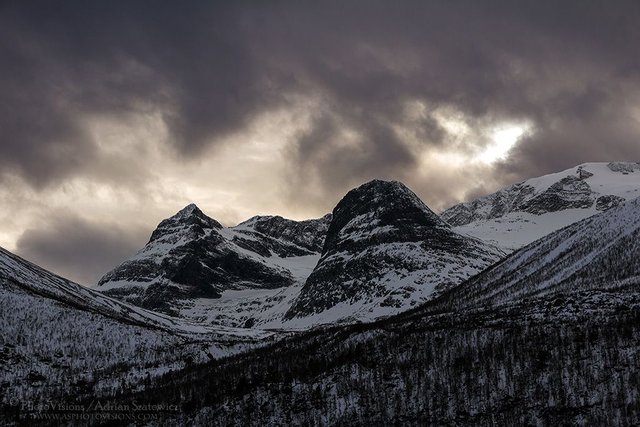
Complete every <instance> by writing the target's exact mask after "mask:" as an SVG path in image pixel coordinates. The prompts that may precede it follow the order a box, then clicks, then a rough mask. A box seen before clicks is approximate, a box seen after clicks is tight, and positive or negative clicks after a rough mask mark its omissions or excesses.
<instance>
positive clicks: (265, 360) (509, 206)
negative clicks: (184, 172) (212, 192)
mask: <svg viewBox="0 0 640 427" xmlns="http://www.w3.org/2000/svg"><path fill="white" fill-rule="evenodd" d="M639 197H640V164H638V163H624V162H614V163H586V164H583V165H580V166H578V167H576V168H572V169H569V170H566V171H563V172H560V173H557V174H551V175H546V176H544V177H540V178H533V179H529V180H527V181H524V182H522V183H519V184H515V185H512V186H510V187H507V188H505V189H503V190H500V191H498V192H496V193H494V194H492V195H489V196H485V197H481V198H479V199H477V200H474V201H471V202H467V203H463V204H460V205H456V206H454V207H452V208H450V209H448V210H446V211H445V212H443V213H442V214H441V215H440V216H438V215H436V214H435V213H434V212H433V211H431V210H430V209H429V208H428V207H427V206H426V205H425V204H424V203H423V202H422V201H421V200H420V199H419V198H418V197H417V196H416V195H415V194H414V193H413V192H412V191H411V190H409V189H408V188H407V187H405V186H404V185H403V184H401V183H399V182H394V181H391V182H389V181H380V180H374V181H371V182H368V183H365V184H363V185H361V186H360V187H358V188H355V189H353V190H352V191H350V192H349V193H348V194H347V195H346V196H345V197H344V198H343V199H342V200H341V201H340V202H339V203H338V205H337V206H336V207H335V209H334V210H333V212H332V213H331V214H327V215H325V216H324V217H322V218H319V219H314V220H308V221H293V220H288V219H284V218H282V217H277V216H268V217H261V216H258V217H253V218H251V219H250V220H248V221H245V222H243V223H241V224H239V225H237V226H235V227H223V226H222V225H221V224H220V223H219V222H217V221H216V220H214V219H212V218H210V217H208V216H207V215H205V214H204V213H203V212H202V211H201V210H200V209H198V208H197V207H196V206H195V205H189V206H187V207H185V208H184V209H183V210H181V211H180V212H178V213H177V214H176V215H174V216H172V217H171V218H168V219H166V220H164V221H162V222H161V223H160V224H159V225H158V227H157V228H156V230H155V231H154V232H153V234H152V235H151V237H150V240H149V242H148V243H147V245H145V247H144V248H142V249H141V250H140V251H139V252H138V253H137V254H136V255H135V256H134V257H132V258H131V259H129V260H127V261H125V262H124V263H123V264H122V265H120V266H117V267H116V268H115V269H114V270H112V271H111V272H109V273H107V274H106V275H105V276H104V277H103V278H102V279H101V280H100V282H99V283H98V285H97V287H96V288H95V289H88V288H84V287H82V286H80V285H77V284H75V283H72V282H70V281H68V280H66V279H63V278H61V277H59V276H56V275H54V274H52V273H49V272H47V271H45V270H43V269H41V268H39V267H38V266H36V265H34V264H31V263H29V262H28V261H25V260H23V259H21V258H19V257H17V256H15V255H13V254H11V253H9V252H7V251H5V250H3V249H0V362H2V364H1V365H0V411H1V413H2V414H3V417H4V418H6V419H7V420H16V423H17V422H24V421H25V420H26V419H27V418H26V417H27V416H28V414H29V412H28V411H27V412H25V409H24V408H21V405H20V404H19V402H21V401H23V400H25V399H26V400H28V401H30V402H44V401H48V400H49V401H50V400H52V399H67V400H68V399H71V398H73V399H74V401H76V402H79V404H88V403H89V402H91V401H93V400H95V399H96V398H110V399H115V400H116V401H117V402H121V403H124V402H131V401H132V399H135V400H136V401H140V402H148V403H150V404H152V403H153V402H157V401H158V400H163V401H164V400H169V401H173V402H179V403H180V404H181V405H183V406H182V410H181V411H180V412H179V413H173V414H165V415H166V416H167V417H168V419H167V422H169V423H172V424H207V425H282V424H294V425H324V424H332V425H336V424H339V425H362V424H366V423H370V424H389V423H401V424H409V425H416V424H435V425H439V424H456V425H485V424H495V423H498V424H509V425H532V424H536V425H538V424H540V425H565V424H571V425H573V424H583V425H634V424H638V423H640V403H638V402H640V400H639V399H637V397H638V396H640V382H638V381H636V380H637V378H636V377H637V372H636V365H637V360H638V357H640V326H638V325H640V322H639V321H640V261H639V260H640V198H639ZM226 356H232V357H227V358H225V357H226ZM15 396H20V399H21V400H16V399H15Z"/></svg>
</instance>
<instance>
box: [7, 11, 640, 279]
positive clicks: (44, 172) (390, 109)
mask: <svg viewBox="0 0 640 427" xmlns="http://www.w3.org/2000/svg"><path fill="white" fill-rule="evenodd" d="M639 44H640V3H638V2H635V1H616V2H608V1H606V2H605V1H589V2H585V1H563V2H557V1H538V2H529V1H526V2H525V1H523V2H517V1H482V2H479V1H451V2H444V1H433V2H430V1H402V2H391V1H388V2H382V1H350V2H343V1H335V2H327V1H323V2H300V1H276V2H200V1H187V2H180V3H178V2H162V1H154V2H147V1H137V0H134V1H121V2H117V1H110V2H87V1H78V2H74V1H65V2H55V3H54V2H37V1H35V2H24V1H16V2H3V3H2V5H0V65H1V66H0V95H1V100H2V103H1V104H0V177H1V176H2V175H3V174H14V175H15V174H17V175H19V176H21V177H22V178H24V179H26V180H27V181H28V182H29V183H30V184H31V185H32V186H34V187H36V188H40V189H42V188H45V187H46V186H47V184H52V183H60V182H62V183H64V182H65V180H66V179H68V178H70V177H77V176H82V175H90V176H95V175H96V174H100V176H108V175H109V172H110V170H111V171H112V173H111V175H113V176H123V175H124V176H126V173H124V172H123V171H125V170H126V169H129V170H132V169H136V170H137V169H142V168H139V166H140V165H139V164H138V163H136V164H135V165H133V167H132V165H130V164H129V163H127V162H126V161H118V162H115V161H111V160H110V158H108V157H105V156H106V154H105V153H104V152H103V151H102V149H101V148H100V147H99V146H98V145H97V144H96V142H95V141H94V140H93V139H92V135H91V133H90V132H88V131H87V128H86V126H85V124H86V123H85V121H86V119H87V118H88V117H100V116H105V117H115V118H116V119H119V118H120V119H122V120H126V119H127V118H128V117H130V116H131V115H135V114H138V113H147V112H157V113H159V114H160V117H161V118H162V120H163V122H164V124H165V125H166V127H167V129H168V131H169V137H168V143H169V144H171V146H172V147H173V148H174V151H173V154H174V155H175V156H176V158H178V159H181V160H186V161H189V160H190V159H194V158H197V157H198V155H201V154H202V153H203V152H204V151H203V149H204V148H207V147H209V146H212V145H216V144H219V143H220V141H222V140H223V139H224V137H225V136H227V135H229V134H232V133H234V132H237V131H242V130H243V129H245V128H246V126H247V125H248V124H249V123H250V122H251V120H252V119H254V118H256V117H257V116H259V115H260V114H261V113H263V112H266V111H273V110H274V109H276V108H281V107H285V108H287V107H289V108H291V106H292V105H298V104H294V103H293V102H292V101H291V100H292V99H300V98H304V99H308V100H309V104H308V105H311V106H312V107H311V108H312V109H313V111H311V112H310V124H309V127H308V129H305V130H304V131H302V132H300V134H299V138H298V140H297V141H296V143H295V144H294V146H293V147H292V148H290V150H289V151H288V152H287V153H288V156H287V164H283V165H282V169H283V171H284V173H285V174H288V175H287V176H288V177H289V178H290V182H291V184H290V187H291V189H292V190H291V191H288V192H286V191H285V194H287V195H288V197H290V198H291V200H292V201H297V202H298V203H303V204H308V205H310V206H316V207H317V208H318V209H330V208H331V205H332V204H333V202H334V201H336V200H337V199H339V197H340V196H341V195H342V194H344V192H345V191H346V190H348V189H349V188H350V187H352V186H353V185H356V184H358V183H360V182H362V181H364V180H366V179H370V178H375V177H381V178H393V179H402V180H405V181H407V182H408V183H409V184H410V185H411V186H412V187H413V188H414V189H416V190H417V191H418V192H419V194H420V195H421V196H422V197H424V198H425V199H426V200H427V201H429V202H430V203H431V204H433V205H434V206H440V207H442V206H443V205H444V204H448V203H453V202H454V201H455V200H456V197H453V196H451V188H452V187H454V186H455V182H454V181H455V177H452V176H451V174H445V173H442V174H440V175H441V176H439V174H438V171H437V170H433V171H431V173H430V175H429V176H431V177H432V178H431V179H430V181H429V182H418V181H417V178H416V177H417V176H420V174H418V172H419V168H424V167H425V166H424V165H423V164H421V163H420V161H419V159H418V157H417V153H416V149H415V147H412V146H410V144H408V142H407V140H406V138H405V137H403V136H402V135H400V134H399V133H398V129H399V128H400V129H401V130H403V131H404V132H409V133H410V134H411V135H412V136H413V137H414V139H415V140H418V141H420V144H423V145H424V146H429V147H435V148H442V149H451V148H454V149H455V150H459V151H460V152H469V151H470V150H473V149H474V147H475V146H476V145H478V144H483V143H485V142H486V141H485V140H482V139H479V140H476V141H459V140H457V139H456V138H454V136H453V135H451V134H449V133H448V132H447V130H445V129H444V128H443V127H442V124H441V123H440V122H439V121H438V119H437V114H436V113H437V112H438V111H442V109H445V110H446V109H451V110H453V111H456V112H459V113H460V114H462V116H463V117H464V119H465V121H466V122H467V123H468V124H469V125H470V126H472V127H478V128H480V127H487V126H489V127H490V126H492V125H500V124H502V123H508V122H522V121H526V122H527V123H529V124H530V125H531V129H532V131H531V133H530V134H529V135H528V136H527V137H526V138H525V139H524V140H523V141H522V142H521V143H519V145H518V146H517V147H516V148H515V149H514V150H513V152H512V154H511V156H510V157H509V158H508V159H507V160H506V161H504V162H502V163H500V164H497V165H496V167H495V168H484V169H482V168H480V167H470V168H469V171H467V172H465V173H467V178H468V176H472V174H473V173H476V172H477V173H484V174H485V175H486V176H485V177H484V178H486V179H483V180H481V181H482V182H479V183H478V184H477V187H475V188H472V189H470V192H469V195H471V194H476V193H477V192H478V191H480V190H479V189H480V188H481V189H482V190H483V191H484V190H486V191H489V190H490V189H491V186H492V185H493V183H498V184H500V183H504V184H506V183H508V182H512V181H516V180H519V179H524V178H526V177H529V176H535V175H540V174H542V173H548V172H552V171H557V170H560V169H564V168H568V167H571V166H573V165H575V164H577V163H580V162H583V161H607V160H613V159H622V160H636V161H637V160H638V159H640V143H639V142H640V139H639V138H638V136H639V134H640V129H639V126H640V124H639V120H640V107H639V105H640V89H638V88H639V87H640V85H639V83H640V55H638V51H637V46H638V45H639ZM411 103H419V105H421V106H422V107H423V109H424V110H423V111H422V113H421V114H418V115H416V116H411V115H410V114H408V113H407V106H408V105H410V104H411ZM345 132H346V134H345ZM345 135H347V137H346V136H345ZM159 143H160V142H159ZM125 157H126V156H125ZM131 157H132V158H140V157H144V156H140V155H131ZM125 160H126V159H125ZM112 163H113V168H112V169H110V167H109V164H112ZM116 163H117V164H116ZM427 167H429V166H427ZM434 168H435V167H434ZM238 170H239V172H238V173H242V171H241V169H240V168H239V169H238ZM167 173H170V171H167ZM125 181H126V180H125ZM307 182H313V183H315V186H314V187H313V191H312V192H307V193H308V194H305V195H304V196H302V197H301V196H300V191H299V188H300V187H304V186H305V183H307ZM118 185H121V186H122V185H125V186H126V185H127V184H126V182H123V180H120V182H119V183H118ZM130 185H135V186H139V183H138V182H136V183H135V184H130ZM474 185H475V184H474ZM294 189H295V190H294ZM292 203H293V202H292ZM61 228H64V227H63V226H62V225H60V224H58V226H57V228H56V229H61ZM81 229H82V227H81ZM85 231H86V234H85V235H86V236H91V232H90V227H89V228H85ZM94 232H95V230H94ZM52 233H53V232H52ZM42 236H43V234H42V232H40V233H39V234H38V233H37V234H34V232H30V233H27V234H25V236H23V238H22V240H21V247H22V248H23V250H24V251H27V252H28V251H32V252H31V253H33V254H40V255H39V256H41V257H42V258H43V259H44V257H45V249H42V250H41V249H38V248H39V247H42V248H48V249H47V250H51V251H53V249H54V248H53V246H52V244H53V242H55V241H56V239H55V236H54V235H53V234H51V235H49V234H47V233H45V234H44V236H45V237H46V238H43V237H42ZM94 237H95V241H103V242H104V244H103V248H104V251H105V253H113V256H111V255H109V257H110V259H115V258H117V256H116V255H115V254H116V252H117V253H118V254H121V253H124V252H126V251H128V250H129V249H130V247H129V246H127V244H121V245H120V249H117V247H118V245H119V243H118V242H116V241H115V240H113V239H111V237H108V236H107V237H105V236H102V237H101V236H98V235H95V236H94ZM76 240H77V241H79V242H83V241H86V242H88V241H89V240H92V239H89V238H85V237H83V235H80V236H76ZM69 250H70V251H71V249H69ZM110 251H111V252H110ZM54 252H55V251H54ZM65 253H66V254H67V255H64V254H65ZM72 255H74V254H73V253H71V252H68V253H67V252H65V250H61V251H59V255H55V254H54V253H53V252H52V253H51V254H50V255H48V256H50V257H57V258H56V259H57V261H55V260H53V259H52V260H51V263H52V264H51V265H54V264H57V265H66V264H65V263H67V262H68V261H69V259H70V257H71V256H72ZM96 258H97V255H96ZM54 261H55V262H54ZM69 265H70V264H69ZM105 265H106V264H105ZM99 267H100V268H101V266H98V265H97V264H96V265H95V268H99ZM87 271H89V270H88V269H87Z"/></svg>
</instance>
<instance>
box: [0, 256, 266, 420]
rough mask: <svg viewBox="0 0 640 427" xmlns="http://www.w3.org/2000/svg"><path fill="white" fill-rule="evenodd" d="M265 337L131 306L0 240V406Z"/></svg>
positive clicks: (123, 380)
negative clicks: (42, 264) (18, 253)
mask: <svg viewBox="0 0 640 427" xmlns="http://www.w3.org/2000/svg"><path fill="white" fill-rule="evenodd" d="M272 338H275V337H274V333H273V332H267V331H262V330H257V329H236V328H226V327H213V326H211V325H207V324H203V323H201V324H198V323H194V322H190V321H187V320H184V319H175V318H171V317H168V316H165V315H162V314H158V313H154V312H151V311H148V310H145V309H143V308H140V307H136V306H131V305H128V304H126V303H123V302H121V301H118V300H115V299H112V298H110V297H108V296H105V295H103V294H101V293H100V292H97V291H95V290H92V289H87V288H84V287H82V286H80V285H78V284H76V283H73V282H70V281H68V280H66V279H63V278H61V277H59V276H57V275H55V274H52V273H50V272H48V271H46V270H43V269H42V268H40V267H38V266H36V265H34V264H32V263H30V262H28V261H25V260H24V259H22V258H20V257H18V256H16V255H14V254H11V253H10V252H8V251H6V250H4V249H2V248H0V362H1V363H0V384H2V386H1V388H0V390H1V392H0V407H1V406H2V405H4V404H7V403H8V401H9V400H10V399H12V398H15V397H16V396H20V397H21V398H23V399H27V400H29V401H33V402H38V399H40V398H43V399H51V398H53V397H55V396H56V394H60V393H63V394H72V395H75V394H81V393H89V392H90V393H92V394H93V395H94V396H99V395H100V394H101V393H103V392H104V393H112V392H113V391H114V390H117V389H118V388H119V387H122V386H123V385H127V386H130V387H135V386H139V385H140V384H141V382H142V381H143V380H144V379H145V378H152V377H155V376H158V375H161V374H163V373H165V372H167V371H169V370H176V369H182V368H184V367H185V366H186V364H189V363H193V362H197V363H202V362H205V361H207V360H210V359H212V358H220V357H224V356H228V355H232V354H235V353H238V352H242V351H246V350H247V349H248V348H252V347H256V346H262V345H265V344H267V343H268V342H270V341H271V340H272Z"/></svg>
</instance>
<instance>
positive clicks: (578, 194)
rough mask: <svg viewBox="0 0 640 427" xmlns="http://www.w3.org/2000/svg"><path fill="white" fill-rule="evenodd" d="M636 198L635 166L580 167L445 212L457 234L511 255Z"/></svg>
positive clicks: (639, 182) (639, 181)
mask: <svg viewBox="0 0 640 427" xmlns="http://www.w3.org/2000/svg"><path fill="white" fill-rule="evenodd" d="M639 196H640V164H638V163H633V162H610V163H584V164H582V165H578V166H576V167H574V168H571V169H567V170H564V171H562V172H557V173H552V174H549V175H544V176H541V177H537V178H531V179H528V180H526V181H523V182H521V183H518V184H514V185H512V186H509V187H506V188H504V189H502V190H499V191H497V192H495V193H493V194H490V195H488V196H484V197H480V198H478V199H476V200H473V201H470V202H467V203H461V204H458V205H455V206H453V207H451V208H449V209H447V210H445V211H444V212H443V213H442V214H441V217H442V219H444V220H445V221H447V222H448V223H449V224H451V225H452V226H453V227H454V229H455V230H456V231H458V232H461V233H464V234H468V235H471V236H474V237H477V238H480V239H482V240H484V241H487V242H491V243H494V244H496V245H498V246H500V247H501V248H503V249H505V250H508V251H512V250H515V249H518V248H521V247H523V246H525V245H527V244H529V243H531V242H533V241H535V240H537V239H539V238H540V237H542V236H544V235H547V234H549V233H551V232H553V231H555V230H558V229H560V228H562V227H565V226H567V225H569V224H572V223H574V222H576V221H580V220H581V219H584V218H588V217H590V216H592V215H594V214H597V213H599V212H602V211H604V210H606V209H609V208H611V207H614V206H617V205H619V204H621V203H623V202H624V201H625V200H631V199H634V198H636V197H639Z"/></svg>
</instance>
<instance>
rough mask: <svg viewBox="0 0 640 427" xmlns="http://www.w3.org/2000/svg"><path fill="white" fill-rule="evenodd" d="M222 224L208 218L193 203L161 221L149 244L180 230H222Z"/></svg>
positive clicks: (198, 231)
mask: <svg viewBox="0 0 640 427" xmlns="http://www.w3.org/2000/svg"><path fill="white" fill-rule="evenodd" d="M222 228H224V227H223V226H222V224H220V223H219V222H218V221H216V220H215V219H213V218H210V217H208V216H207V215H206V214H205V213H204V212H202V211H201V210H200V208H198V206H196V205H195V204H194V203H191V204H189V205H187V206H185V207H184V208H182V209H181V210H180V211H178V213H176V214H175V215H173V216H171V217H169V218H167V219H164V220H162V222H160V224H158V227H157V228H156V229H155V231H154V232H153V234H152V235H151V239H150V242H153V241H155V240H157V239H159V238H161V237H163V236H166V235H169V234H174V233H176V232H177V231H178V230H180V229H184V230H190V231H192V232H196V233H202V231H204V230H206V229H222Z"/></svg>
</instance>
